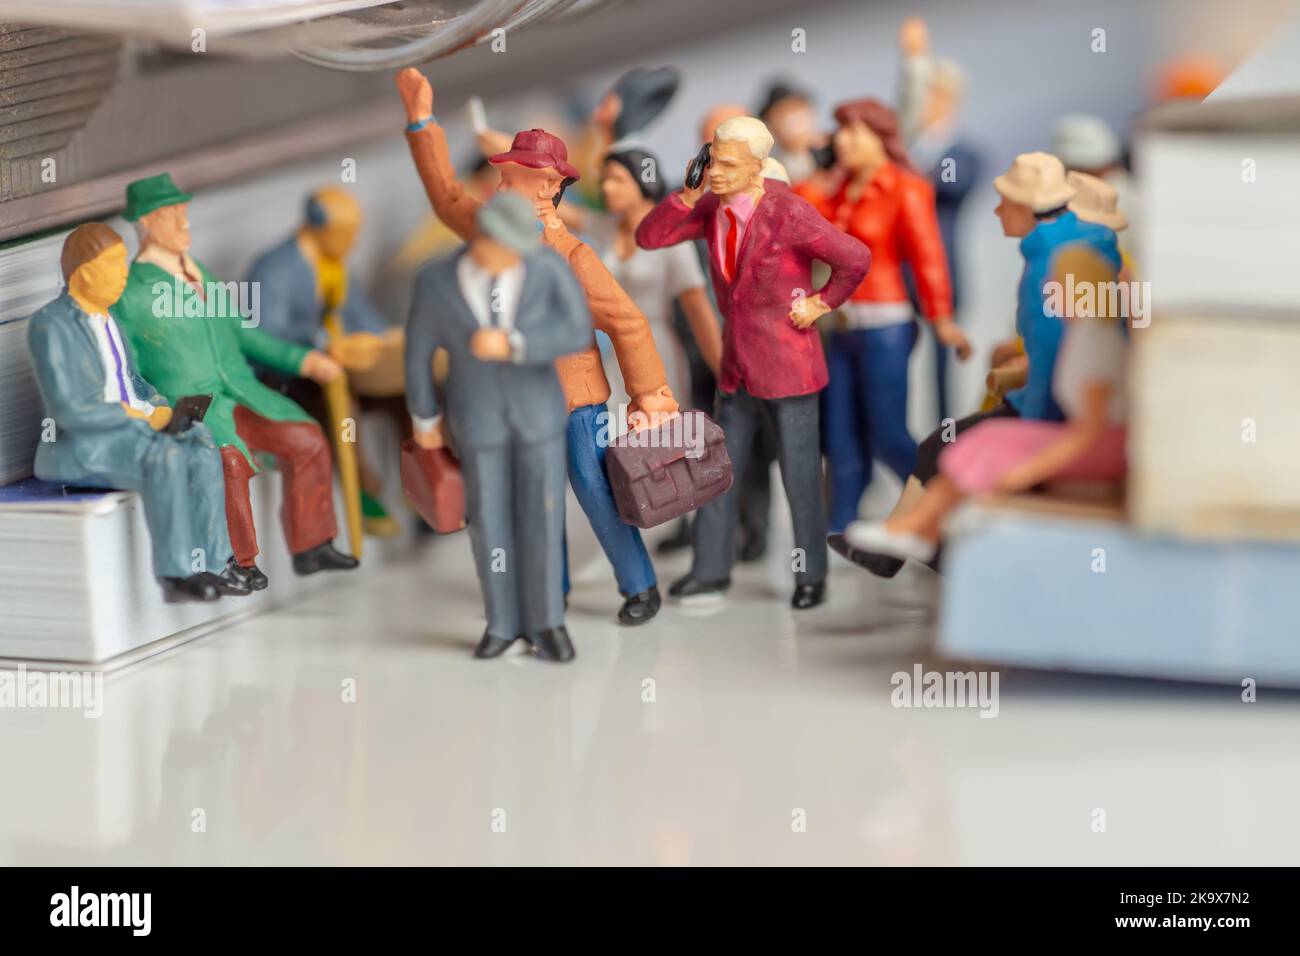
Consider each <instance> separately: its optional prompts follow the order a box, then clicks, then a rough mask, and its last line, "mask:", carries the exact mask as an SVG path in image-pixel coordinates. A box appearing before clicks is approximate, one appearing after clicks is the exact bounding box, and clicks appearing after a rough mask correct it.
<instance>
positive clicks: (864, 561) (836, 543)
mask: <svg viewBox="0 0 1300 956" xmlns="http://www.w3.org/2000/svg"><path fill="white" fill-rule="evenodd" d="M826 543H827V544H828V545H830V548H831V550H832V551H834V552H835V553H836V554H838V555H842V556H843V557H846V558H848V559H849V560H850V561H852V562H853V563H854V564H856V565H857V566H858V567H860V568H866V569H867V570H868V571H870V572H871V573H872V574H874V575H875V576H876V577H878V578H892V577H893V576H894V575H895V574H897V573H898V572H899V570H900V569H901V568H902V567H903V562H902V561H900V560H899V559H898V558H895V557H894V556H893V555H889V554H876V553H875V552H873V551H859V550H858V549H857V548H855V547H853V545H851V544H849V543H848V542H847V541H845V540H844V535H842V534H832V535H827V536H826Z"/></svg>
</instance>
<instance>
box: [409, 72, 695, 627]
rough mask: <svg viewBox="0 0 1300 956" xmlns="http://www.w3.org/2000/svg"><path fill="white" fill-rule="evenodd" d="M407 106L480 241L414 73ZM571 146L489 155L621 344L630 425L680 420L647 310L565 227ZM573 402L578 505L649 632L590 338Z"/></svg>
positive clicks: (453, 216)
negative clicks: (613, 483)
mask: <svg viewBox="0 0 1300 956" xmlns="http://www.w3.org/2000/svg"><path fill="white" fill-rule="evenodd" d="M397 88H398V92H399V93H401V96H402V102H403V103H404V104H405V106H406V115H407V119H408V120H409V121H410V123H409V125H408V126H407V128H406V139H407V143H408V145H409V146H410V147H411V156H412V158H413V159H414V160H415V167H416V169H417V170H418V171H419V173H420V179H421V180H422V181H423V183H424V189H425V192H426V193H428V196H429V201H430V202H431V203H432V204H433V209H434V211H435V212H436V213H437V214H438V218H439V219H441V220H442V221H443V222H445V223H446V224H447V225H448V226H450V227H451V229H452V230H453V231H454V232H456V234H457V235H459V236H460V237H461V238H462V239H465V240H466V241H472V240H473V239H474V237H475V236H476V235H477V234H478V225H477V223H476V220H475V216H476V214H477V212H478V209H479V206H480V205H481V202H480V201H479V200H478V199H476V198H474V197H473V196H471V195H469V194H468V193H467V192H466V191H465V188H464V187H463V186H462V185H461V184H460V183H458V182H457V181H456V178H455V173H454V171H453V170H452V165H451V159H450V157H449V155H448V151H447V137H446V134H445V133H444V132H443V130H442V127H441V126H439V125H438V124H437V122H436V121H435V120H434V118H433V90H432V89H431V88H430V86H429V81H428V80H427V79H426V78H425V77H424V76H423V74H421V73H420V71H419V70H416V69H405V70H403V71H402V72H401V73H399V74H398V76H397ZM568 155H569V154H568V150H567V149H565V146H564V143H563V142H561V140H560V139H559V138H558V137H556V136H552V135H551V134H550V133H548V132H546V131H545V130H540V129H530V130H524V131H523V132H521V133H517V134H516V135H515V138H514V142H513V144H512V146H511V148H510V149H509V150H508V151H507V152H504V153H499V154H497V155H495V156H492V157H490V161H491V162H492V163H493V164H494V165H496V166H499V167H500V169H501V186H500V188H501V189H502V190H504V191H507V192H513V193H518V194H519V195H520V196H522V197H523V198H524V199H525V200H527V201H528V204H529V206H530V207H531V208H532V210H533V215H534V217H535V219H536V222H537V223H538V224H539V225H534V226H533V228H534V229H537V228H539V227H540V230H541V239H542V242H543V243H545V244H546V246H548V247H549V248H550V249H551V250H553V251H554V252H556V253H558V254H559V255H560V256H561V258H563V259H564V261H565V262H567V263H568V265H569V268H570V269H571V270H572V272H573V275H574V278H576V279H577V280H578V284H579V285H580V286H581V287H582V291H583V295H584V296H585V297H586V300H587V308H588V310H589V311H590V313H591V317H592V321H593V323H594V325H595V327H596V328H597V329H599V330H601V331H602V332H604V333H605V334H606V335H608V336H609V338H610V341H612V342H613V344H614V353H615V355H616V356H617V357H618V364H619V368H620V369H621V371H622V373H623V382H624V384H625V385H626V386H627V393H628V396H629V398H630V399H631V406H630V408H629V410H628V411H629V415H628V417H629V420H630V421H631V422H632V423H633V427H636V428H642V427H645V426H648V425H653V424H656V423H657V419H658V418H660V417H661V416H663V415H670V414H673V413H676V412H677V400H676V399H675V398H674V397H673V393H672V389H671V388H669V387H668V381H667V374H666V373H665V371H664V363H663V362H662V361H661V360H660V358H659V353H658V351H657V350H656V349H655V341H654V334H653V333H652V331H651V329H650V324H649V323H648V322H647V321H646V318H645V316H644V315H642V314H641V310H640V309H638V308H637V307H636V304H635V303H634V302H633V301H632V299H631V298H630V297H629V296H628V294H627V293H626V292H624V291H623V289H622V287H621V286H620V285H619V284H618V283H617V282H616V281H615V280H614V277H613V276H611V275H610V274H609V270H608V269H607V268H605V265H604V263H602V262H601V261H600V257H599V256H598V255H596V253H595V252H594V251H593V250H592V249H591V248H590V247H589V246H587V245H586V244H585V243H583V242H580V241H579V240H578V239H577V238H576V237H575V236H573V234H571V233H570V232H569V230H568V229H567V228H565V225H564V223H562V222H561V221H560V218H559V216H558V215H557V213H556V207H557V206H558V205H559V203H560V199H561V197H562V196H563V195H564V190H565V188H566V187H568V186H569V185H571V184H572V183H574V182H576V181H577V179H578V171H577V170H576V169H575V168H574V167H573V166H572V165H570V163H569V158H568ZM556 368H557V371H558V372H559V375H560V383H561V384H562V385H563V386H564V394H565V398H566V399H567V400H568V409H569V421H568V426H567V429H566V431H567V437H568V468H569V481H570V483H571V484H572V485H573V491H574V494H576V495H577V497H578V503H579V504H580V505H582V510H583V511H584V512H585V513H586V515H587V519H588V520H589V521H590V522H591V528H592V530H593V531H594V532H595V533H596V537H597V538H598V539H599V541H600V545H601V547H602V548H603V549H604V551H605V556H606V557H607V558H608V559H609V563H610V564H611V565H613V568H614V576H615V578H616V579H617V581H618V590H619V593H620V594H622V595H623V599H624V600H623V606H622V608H620V610H619V612H618V620H619V623H621V624H643V623H645V622H646V621H649V620H650V619H651V618H653V617H654V616H655V615H656V614H657V613H658V612H659V603H660V598H659V587H658V582H657V580H656V578H655V570H654V566H653V565H651V563H650V555H649V553H648V552H647V551H646V548H645V544H644V543H643V542H642V540H641V533H640V532H639V531H638V530H637V529H636V528H634V527H632V526H631V525H629V524H627V523H626V522H624V521H623V519H622V518H621V517H620V516H619V513H618V506H617V505H616V504H615V502H614V493H613V490H612V489H611V487H610V484H609V476H608V474H607V472H606V469H605V452H606V445H607V443H608V439H609V438H612V437H614V436H613V435H611V434H610V433H611V431H612V429H611V428H610V427H609V422H608V412H607V410H606V408H605V403H606V402H607V401H608V400H609V396H610V389H609V381H608V380H607V379H606V378H605V370H604V368H603V367H602V365H601V360H600V349H599V347H598V346H597V345H596V337H595V333H594V332H593V333H592V334H591V335H590V336H588V337H587V341H586V342H585V343H584V344H583V346H582V347H581V348H579V349H577V350H575V351H574V352H573V354H571V355H564V356H563V357H561V358H559V361H558V362H557V363H556Z"/></svg>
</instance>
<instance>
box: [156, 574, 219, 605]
mask: <svg viewBox="0 0 1300 956" xmlns="http://www.w3.org/2000/svg"><path fill="white" fill-rule="evenodd" d="M213 577H215V575H211V574H208V573H207V572H206V571H203V572H201V573H199V574H191V575H190V576H189V577H187V578H159V579H158V581H159V582H160V583H161V584H162V589H163V600H164V601H166V602H167V603H168V604H184V603H186V602H187V601H215V600H216V599H217V598H219V597H221V592H220V591H218V590H217V586H216V585H215V584H213V583H212V579H213Z"/></svg>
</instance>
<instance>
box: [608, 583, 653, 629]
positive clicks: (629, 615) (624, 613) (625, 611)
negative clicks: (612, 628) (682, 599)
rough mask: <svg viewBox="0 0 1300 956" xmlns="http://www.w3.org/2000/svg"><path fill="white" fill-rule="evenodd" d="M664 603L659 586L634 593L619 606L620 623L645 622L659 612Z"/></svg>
mask: <svg viewBox="0 0 1300 956" xmlns="http://www.w3.org/2000/svg"><path fill="white" fill-rule="evenodd" d="M662 603H663V602H662V601H661V600H660V598H659V589H658V588H657V587H651V588H650V590H648V591H642V592H641V593H640V594H633V595H632V596H631V597H630V598H628V599H627V600H626V601H624V602H623V606H622V607H621V608H619V611H618V623H620V624H628V625H631V624H645V623H646V622H648V621H651V620H653V619H654V616H655V615H656V614H658V613H659V605H660V604H662Z"/></svg>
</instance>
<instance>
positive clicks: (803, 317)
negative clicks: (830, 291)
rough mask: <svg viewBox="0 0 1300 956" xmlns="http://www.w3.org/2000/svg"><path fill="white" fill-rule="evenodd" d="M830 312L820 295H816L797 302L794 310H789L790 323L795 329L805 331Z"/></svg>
mask: <svg viewBox="0 0 1300 956" xmlns="http://www.w3.org/2000/svg"><path fill="white" fill-rule="evenodd" d="M830 310H831V307H830V306H828V305H827V304H826V302H825V301H824V300H823V299H822V297H821V293H818V294H816V295H812V296H809V297H808V298H806V299H799V300H797V301H796V302H795V306H794V308H793V309H791V310H790V321H791V323H793V325H794V327H795V328H796V329H806V328H808V326H810V325H812V324H813V323H814V322H816V321H817V320H818V319H820V318H821V317H822V316H823V315H825V314H826V313H827V312H829V311H830Z"/></svg>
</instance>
